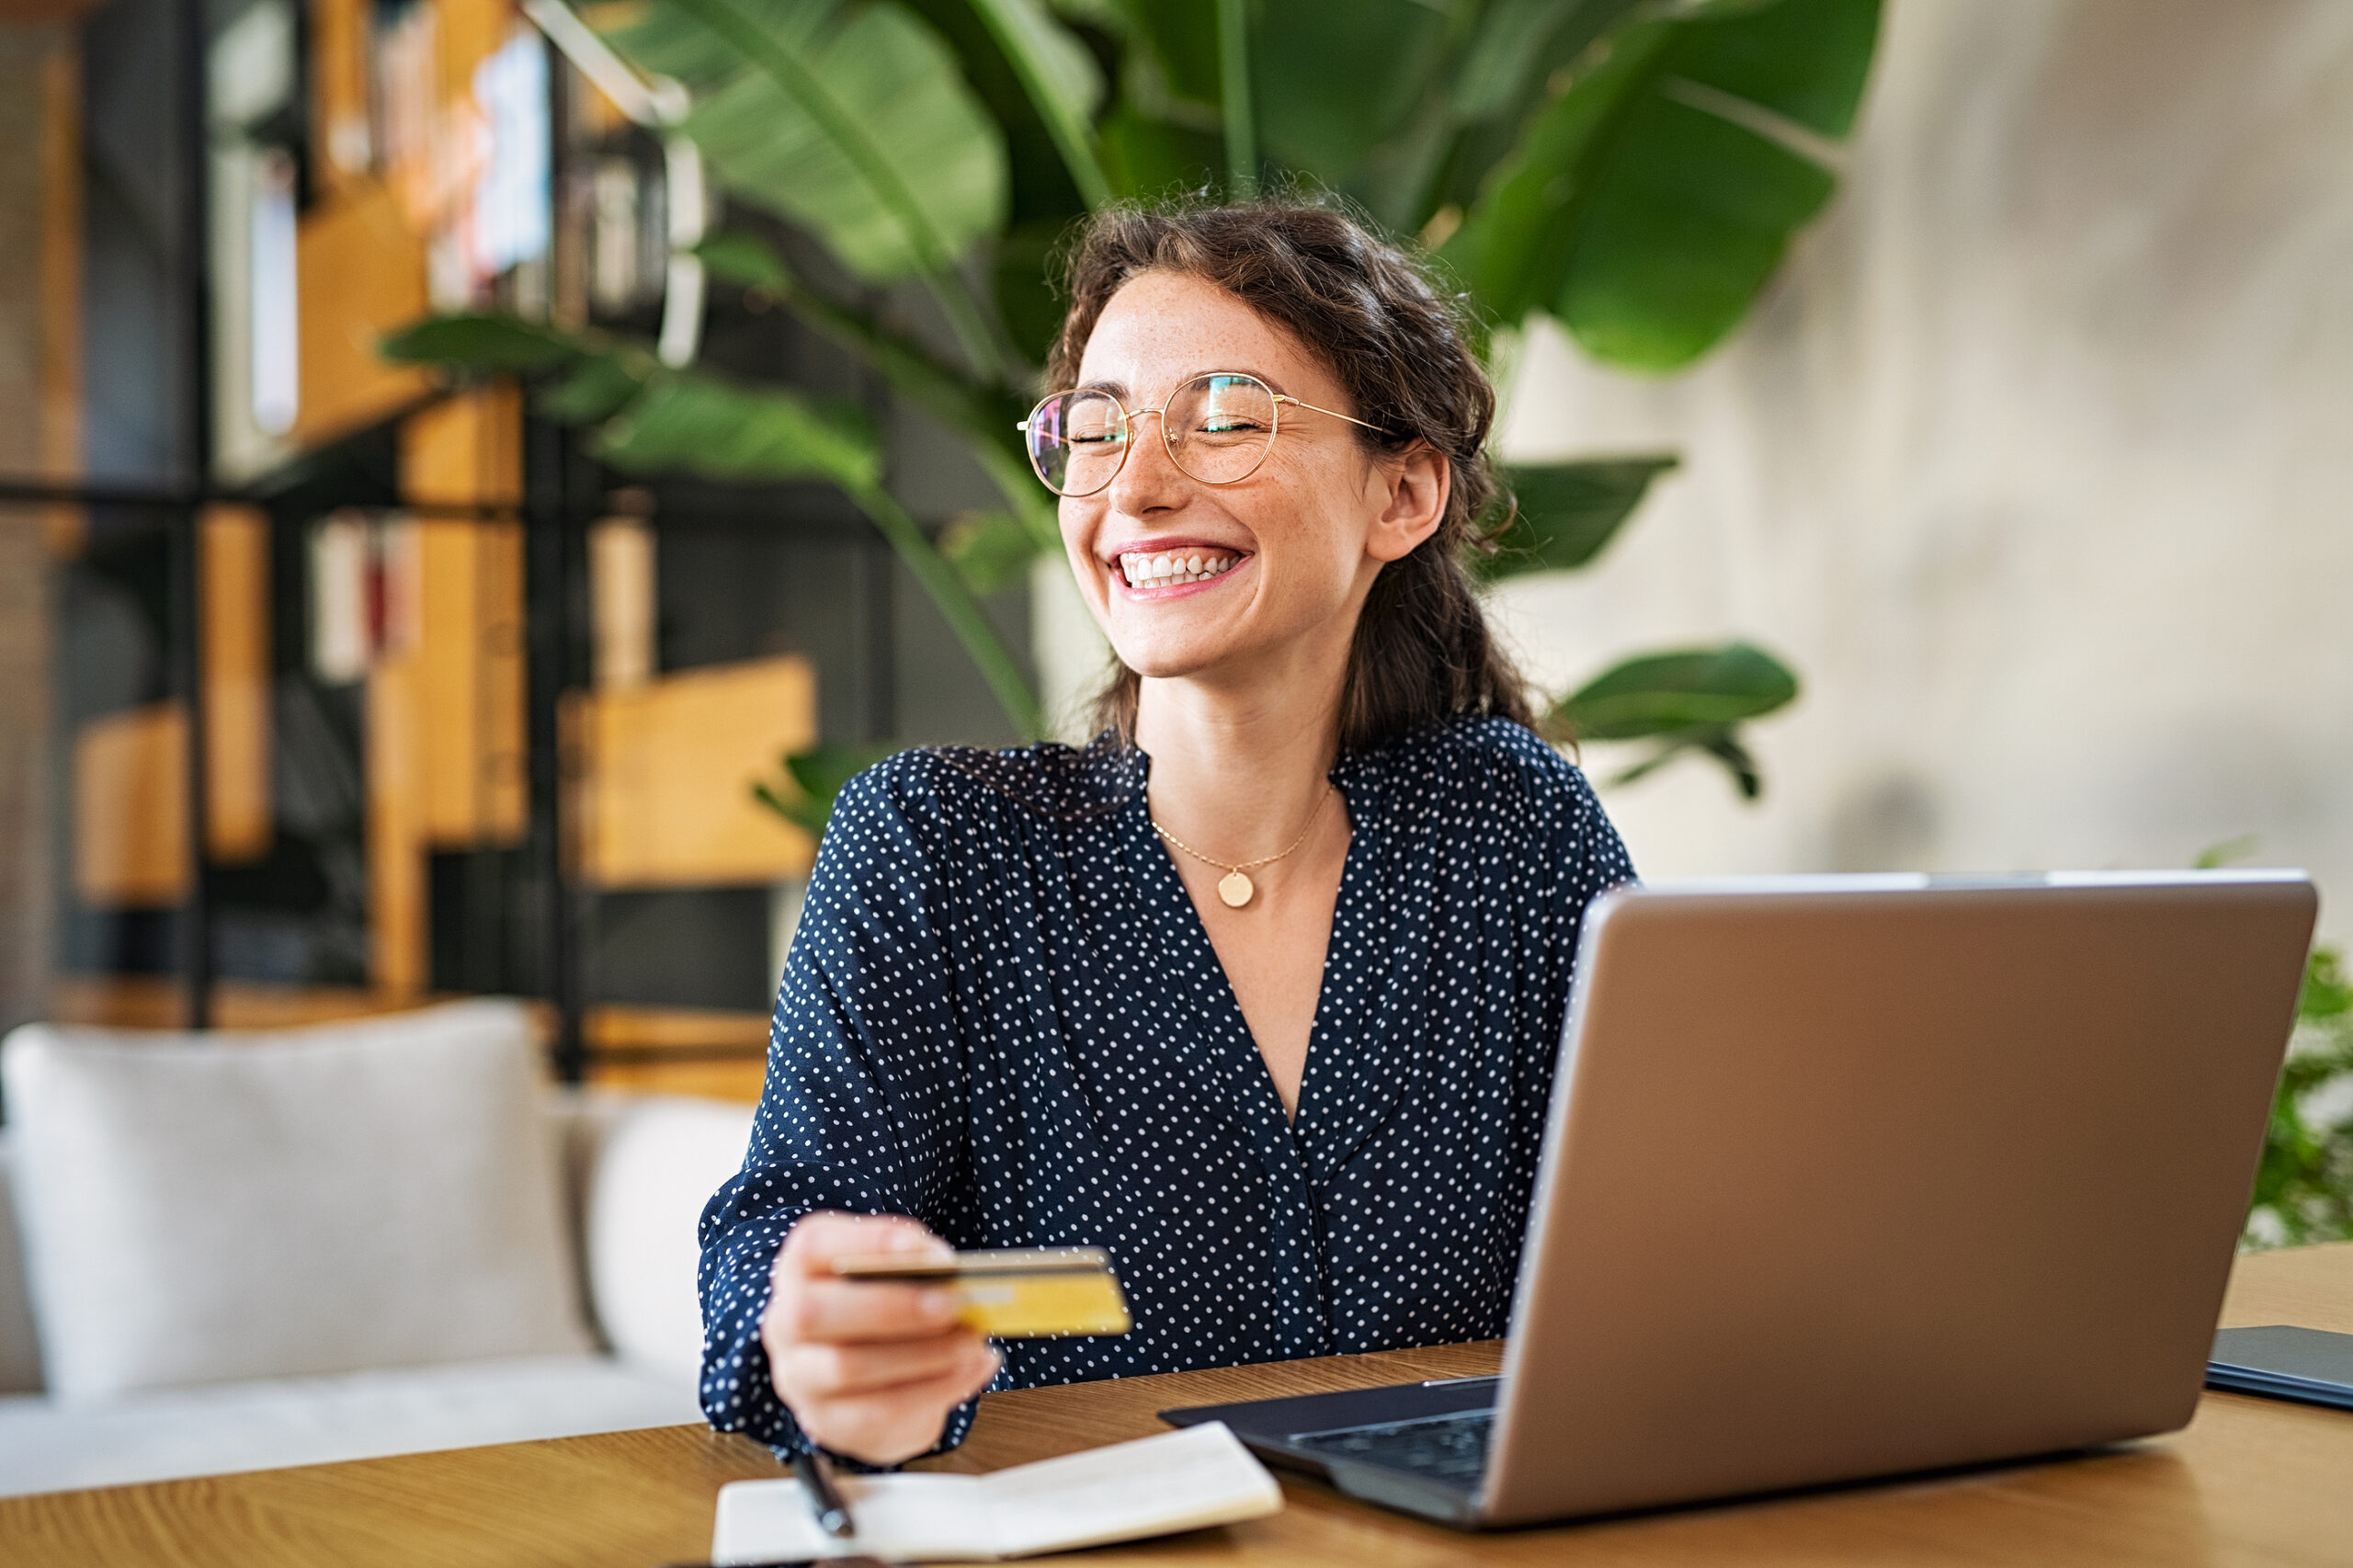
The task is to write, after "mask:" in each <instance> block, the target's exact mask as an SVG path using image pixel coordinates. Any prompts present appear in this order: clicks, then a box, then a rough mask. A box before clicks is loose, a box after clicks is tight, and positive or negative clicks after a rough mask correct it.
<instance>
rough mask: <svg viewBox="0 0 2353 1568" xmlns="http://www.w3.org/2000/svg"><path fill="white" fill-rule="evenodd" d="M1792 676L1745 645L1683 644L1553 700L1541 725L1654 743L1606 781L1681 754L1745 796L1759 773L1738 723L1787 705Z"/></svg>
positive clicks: (1622, 779)
mask: <svg viewBox="0 0 2353 1568" xmlns="http://www.w3.org/2000/svg"><path fill="white" fill-rule="evenodd" d="M1797 695H1798V679H1797V676H1794V675H1792V674H1791V673H1790V669H1789V667H1788V666H1787V665H1783V664H1782V663H1781V662H1780V661H1779V659H1776V658H1774V657H1773V655H1772V654H1770V653H1766V652H1765V651H1764V650H1763V649H1761V648H1758V647H1756V645H1754V644H1753V643H1748V642H1727V643H1725V644H1723V645H1722V647H1717V648H1688V649H1682V650H1678V651H1677V652H1674V653H1651V654H1646V655H1644V656H1643V657H1641V658H1635V659H1629V660H1627V661H1626V662H1624V663H1623V664H1620V665H1616V666H1615V667H1613V668H1611V669H1608V670H1606V671H1604V672H1603V673H1602V674H1601V675H1599V676H1596V677H1594V678H1593V679H1592V680H1590V681H1588V682H1586V684H1585V685H1584V686H1583V687H1579V688H1578V689H1577V690H1576V691H1574V692H1573V693H1571V694H1570V695H1569V696H1567V697H1564V698H1563V699H1561V700H1560V701H1559V702H1558V703H1556V704H1555V705H1554V706H1553V708H1552V713H1551V714H1550V715H1549V716H1548V719H1547V722H1546V726H1545V727H1546V730H1547V733H1550V734H1551V735H1552V736H1553V737H1554V738H1555V739H1561V740H1574V741H1639V740H1647V741H1651V742H1653V743H1654V744H1653V746H1652V748H1651V751H1650V754H1649V755H1648V756H1644V757H1643V758H1642V759H1641V760H1640V761H1638V762H1636V763H1635V764H1634V765H1633V766H1632V767H1629V768H1627V769H1626V770H1625V771H1623V772H1622V773H1620V774H1619V775H1617V776H1616V777H1615V778H1612V779H1610V780H1609V782H1610V783H1612V784H1631V783H1633V782H1634V781H1635V780H1637V779H1640V778H1646V777H1648V776H1649V775H1650V774H1652V773H1654V772H1656V771H1657V770H1658V769H1659V768H1661V767H1665V765H1666V764H1667V763H1669V762H1672V761H1673V760H1675V758H1677V757H1678V756H1684V755H1685V754H1687V753H1695V752H1696V753H1698V754H1699V755H1700V756H1709V757H1712V758H1714V759H1715V760H1716V761H1717V762H1719V763H1721V764H1722V765H1723V767H1724V769H1725V771H1726V772H1728V773H1730V774H1731V775H1732V778H1733V785H1734V786H1735V787H1736V788H1737V789H1738V790H1740V793H1741V795H1742V797H1743V798H1744V799H1745V800H1751V801H1754V800H1756V798H1757V797H1758V796H1759V795H1761V794H1762V793H1763V792H1764V788H1765V786H1764V778H1763V775H1762V773H1761V771H1760V770H1759V769H1758V767H1757V766H1756V758H1755V757H1754V756H1750V754H1749V751H1748V748H1747V746H1746V745H1745V744H1744V743H1743V741H1742V739H1741V736H1740V729H1739V726H1740V724H1741V722H1743V721H1745V720H1748V719H1756V718H1760V717H1762V716H1763V715H1765V714H1767V713H1770V712H1772V711H1773V710H1776V709H1779V708H1783V707H1786V706H1788V705H1789V704H1790V702H1793V701H1795V700H1796V699H1797Z"/></svg>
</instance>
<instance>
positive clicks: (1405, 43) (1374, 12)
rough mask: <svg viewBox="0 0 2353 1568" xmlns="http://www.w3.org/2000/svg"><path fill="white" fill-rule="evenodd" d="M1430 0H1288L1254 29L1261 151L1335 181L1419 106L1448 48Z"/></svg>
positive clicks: (1265, 12)
mask: <svg viewBox="0 0 2353 1568" xmlns="http://www.w3.org/2000/svg"><path fill="white" fill-rule="evenodd" d="M1446 21H1447V19H1446V17H1445V14H1444V13H1443V12H1442V11H1441V10H1440V9H1439V8H1438V7H1437V6H1429V5H1425V4H1422V3H1421V0H1283V3H1281V4H1279V5H1273V6H1266V7H1265V8H1263V9H1262V10H1260V11H1259V13H1258V16H1257V18H1256V25H1255V26H1253V27H1252V28H1251V29H1250V33H1251V38H1250V61H1251V66H1252V70H1253V73H1254V75H1255V78H1256V81H1255V85H1256V89H1257V91H1256V100H1257V108H1258V117H1257V122H1258V137H1259V142H1260V144H1261V150H1262V151H1263V152H1264V153H1268V154H1270V155H1272V156H1274V157H1276V158H1279V159H1280V160H1281V161H1282V162H1284V163H1285V164H1288V165H1290V166H1291V167H1293V168H1296V169H1304V170H1310V171H1313V173H1314V174H1316V175H1317V176H1321V177H1322V178H1323V179H1324V180H1325V181H1327V182H1329V183H1332V184H1334V185H1341V184H1346V183H1347V176H1349V175H1350V174H1352V173H1353V172H1354V171H1355V170H1356V169H1357V167H1358V165H1361V164H1362V163H1364V162H1365V160H1366V158H1367V157H1368V156H1369V155H1370V154H1371V153H1372V152H1373V150H1374V149H1375V148H1376V147H1377V146H1379V145H1380V144H1381V142H1382V141H1383V140H1384V139H1385V138H1387V137H1389V136H1390V135H1391V134H1392V132H1394V131H1397V130H1398V129H1399V128H1401V127H1402V126H1403V125H1404V122H1405V120H1406V119H1407V118H1408V117H1409V116H1410V115H1411V114H1412V113H1413V110H1414V108H1415V104H1416V103H1418V102H1419V101H1420V99H1421V97H1422V95H1423V92H1424V90H1425V89H1426V88H1427V86H1428V85H1429V83H1430V79H1431V77H1432V75H1433V74H1434V73H1435V72H1436V70H1437V68H1438V65H1439V63H1440V62H1441V61H1442V60H1443V57H1444V50H1443V47H1442V46H1443V43H1444V39H1445V33H1446Z"/></svg>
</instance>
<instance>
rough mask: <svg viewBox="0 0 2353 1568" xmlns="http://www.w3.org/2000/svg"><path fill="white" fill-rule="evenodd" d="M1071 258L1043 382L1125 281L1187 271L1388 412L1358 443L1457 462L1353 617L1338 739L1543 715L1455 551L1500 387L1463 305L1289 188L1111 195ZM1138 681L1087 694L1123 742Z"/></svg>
mask: <svg viewBox="0 0 2353 1568" xmlns="http://www.w3.org/2000/svg"><path fill="white" fill-rule="evenodd" d="M1068 255H1069V259H1068V262H1067V264H1066V268H1065V279H1066V285H1067V291H1068V293H1069V296H1070V301H1071V303H1070V312H1069V313H1068V314H1067V315H1066V316H1064V317H1063V327H1062V332H1061V334H1060V335H1059V336H1057V337H1056V338H1055V340H1054V346H1053V349H1052V351H1051V354H1050V355H1049V356H1048V357H1047V360H1046V376H1047V381H1048V383H1049V385H1050V387H1051V388H1052V389H1054V390H1062V389H1066V388H1068V387H1071V386H1074V385H1075V384H1076V383H1077V378H1078V362H1079V358H1080V357H1081V356H1082V355H1084V354H1085V353H1086V342H1087V339H1088V338H1089V337H1090V336H1092V335H1093V334H1094V332H1095V324H1096V323H1097V321H1098V320H1100V319H1101V317H1102V314H1103V308H1104V306H1106V305H1108V303H1109V302H1110V300H1111V296H1112V295H1114V294H1116V293H1118V292H1119V290H1120V287H1121V285H1123V284H1125V283H1126V282H1128V280H1129V279H1131V278H1135V277H1137V276H1138V275H1139V274H1142V273H1145V272H1174V273H1179V274H1183V275H1185V276H1187V277H1191V278H1199V279H1201V280H1202V281H1204V282H1206V283H1210V284H1213V285H1214V286H1216V287H1217V288H1220V289H1222V290H1225V291H1226V292H1227V293H1229V294H1231V295H1233V297H1234V298H1235V299H1237V300H1240V301H1242V302H1243V303H1244V304H1245V305H1248V306H1249V307H1250V308H1251V309H1253V310H1255V311H1256V312H1258V313H1259V314H1260V315H1262V316H1264V317H1266V318H1267V320H1268V321H1271V322H1274V323H1276V324H1279V325H1280V326H1282V327H1283V328H1285V329H1286V330H1288V331H1289V332H1290V334H1291V335H1292V336H1294V337H1296V338H1297V339H1298V340H1299V341H1300V343H1301V344H1302V345H1303V346H1304V347H1306V348H1307V349H1308V350H1309V351H1310V352H1311V353H1313V354H1314V355H1315V356H1316V357H1317V358H1320V359H1321V360H1322V361H1323V362H1324V364H1325V365H1326V366H1328V367H1330V369H1331V370H1332V373H1333V374H1334V376H1336V378H1337V379H1338V381H1339V382H1340V384H1341V385H1342V386H1343V387H1346V388H1347V392H1348V396H1349V397H1350V399H1352V400H1353V401H1354V403H1355V404H1356V406H1357V408H1358V410H1359V411H1360V412H1361V411H1365V410H1370V411H1373V412H1372V414H1370V415H1368V417H1374V418H1377V420H1378V422H1379V423H1380V424H1381V426H1382V428H1381V429H1380V430H1368V429H1365V428H1363V427H1361V426H1352V428H1353V429H1354V430H1355V433H1356V437H1357V438H1358V441H1360V442H1361V443H1362V444H1363V445H1364V447H1365V449H1367V450H1368V451H1370V452H1372V453H1374V454H1376V455H1393V454H1396V453H1399V452H1403V451H1404V450H1405V449H1408V448H1410V447H1412V446H1413V445H1414V444H1415V442H1417V441H1419V442H1427V444H1428V445H1429V446H1430V447H1432V448H1434V449H1436V450H1437V451H1438V452H1439V453H1440V454H1441V455H1442V456H1444V457H1445V459H1446V460H1447V462H1448V464H1449V467H1450V468H1451V469H1452V471H1453V482H1452V483H1451V485H1450V486H1449V490H1448V494H1447V503H1446V515H1445V517H1443V518H1442V519H1441V520H1440V521H1439V523H1438V528H1437V530H1436V531H1435V532H1433V533H1432V534H1431V535H1430V537H1429V538H1427V539H1426V540H1423V541H1422V542H1421V544H1419V545H1418V546H1416V547H1415V549H1414V551H1412V552H1411V553H1410V554H1408V555H1406V556H1405V557H1404V559H1403V560H1400V561H1395V562H1390V563H1389V564H1388V565H1386V566H1384V567H1382V569H1381V574H1380V576H1379V577H1377V578H1375V579H1374V581H1373V585H1372V592H1371V594H1370V596H1369V597H1367V598H1366V600H1365V606H1364V611H1363V613H1362V615H1361V616H1360V617H1359V618H1358V621H1357V629H1356V636H1355V639H1354V641H1353V642H1351V644H1350V646H1349V649H1348V669H1347V679H1346V682H1345V684H1344V685H1343V687H1342V689H1341V696H1340V744H1341V746H1342V748H1343V749H1345V750H1348V751H1370V750H1373V749H1375V748H1377V747H1380V746H1382V745H1385V744H1388V743H1390V742H1392V741H1393V740H1396V739H1398V738H1399V737H1401V736H1403V735H1405V734H1407V733H1411V732H1413V731H1415V730H1418V729H1421V728H1423V727H1425V726H1427V725H1429V724H1432V723H1435V722H1438V721H1440V720H1444V719H1449V718H1452V717H1455V716H1456V715H1458V714H1465V713H1487V714H1494V715H1496V716H1498V717H1500V718H1505V719H1509V720H1511V721H1513V722H1516V723H1519V724H1524V725H1527V726H1528V727H1529V728H1530V729H1533V728H1535V724H1536V721H1535V715H1534V712H1533V710H1531V709H1530V707H1529V699H1528V687H1527V683H1526V681H1525V680H1524V679H1523V678H1522V677H1521V676H1520V674H1519V671H1518V669H1517V668H1516V667H1515V666H1514V665H1513V664H1512V662H1511V659H1510V657H1509V656H1508V655H1507V654H1506V653H1505V652H1504V651H1503V649H1502V648H1501V647H1500V646H1498V645H1497V643H1496V642H1495V636H1494V633H1493V632H1492V631H1490V630H1489V629H1488V626H1487V619H1486V616H1485V613H1484V612H1483V610H1482V609H1481V608H1480V605H1479V600H1478V597H1477V596H1476V595H1475V594H1474V593H1473V592H1472V585H1471V577H1470V574H1469V573H1468V572H1467V571H1466V570H1465V569H1464V564H1463V562H1464V558H1465V557H1466V555H1467V554H1468V553H1469V552H1470V551H1472V550H1475V549H1478V548H1481V547H1482V546H1483V545H1484V543H1485V540H1484V539H1483V535H1482V533H1481V531H1480V519H1481V518H1482V517H1483V516H1484V515H1485V513H1486V510H1487V507H1488V506H1489V504H1490V503H1491V502H1492V501H1493V500H1494V499H1495V495H1496V492H1497V485H1496V479H1495V472H1494V471H1493V470H1492V469H1491V468H1490V467H1489V466H1488V461H1487V453H1486V443H1487V432H1488V428H1489V426H1492V425H1493V424H1494V423H1495V388H1494V387H1493V386H1492V385H1490V384H1489V382H1488V381H1487V374H1486V371H1485V370H1484V369H1481V367H1480V364H1479V361H1478V359H1477V358H1476V357H1475V356H1473V355H1472V352H1471V348H1470V346H1469V344H1468V342H1467V341H1466V337H1467V333H1466V331H1465V328H1466V325H1467V323H1466V321H1465V318H1464V316H1463V314H1462V307H1461V302H1460V301H1457V300H1456V299H1454V298H1453V297H1451V296H1449V295H1448V294H1447V293H1446V292H1445V290H1442V289H1440V288H1438V286H1437V285H1436V284H1435V283H1434V282H1433V281H1432V279H1431V277H1430V274H1429V272H1428V271H1427V268H1426V267H1424V266H1423V265H1422V264H1421V263H1420V262H1418V261H1417V260H1416V259H1415V257H1414V256H1410V255H1408V254H1407V253H1406V252H1405V251H1404V250H1403V249H1401V248H1400V247H1398V246H1397V245H1394V244H1390V243H1389V242H1387V241H1385V240H1382V239H1381V238H1379V237H1378V236H1377V235H1375V234H1374V233H1371V232H1370V231H1369V230H1368V229H1367V228H1366V227H1365V226H1364V225H1363V224H1361V223H1359V222H1357V221H1356V220H1355V219H1354V218H1352V217H1350V216H1349V215H1348V214H1347V212H1345V211H1342V210H1338V209H1337V207H1336V205H1335V204H1333V203H1330V202H1327V201H1323V200H1315V199H1299V198H1296V197H1271V198H1267V199H1259V200H1256V201H1246V202H1236V203H1232V204H1228V205H1222V206H1209V205H1204V204H1185V205H1177V206H1163V207H1149V208H1147V207H1134V206H1123V207H1114V208H1110V209H1108V210H1105V211H1102V212H1099V213H1097V214H1096V215H1095V216H1094V217H1093V218H1092V219H1090V220H1089V221H1088V222H1087V223H1086V227H1085V228H1084V229H1082V230H1081V231H1080V232H1079V233H1078V234H1077V236H1076V238H1075V240H1074V244H1072V246H1071V248H1070V251H1069V253H1068ZM1139 685H1140V682H1139V678H1138V676H1137V675H1136V673H1135V672H1134V671H1133V670H1131V669H1130V668H1128V667H1127V665H1124V664H1115V666H1114V668H1113V670H1112V673H1111V676H1110V679H1109V680H1108V682H1107V683H1106V684H1105V686H1104V687H1103V690H1102V691H1101V693H1100V694H1099V695H1098V696H1097V699H1096V703H1095V717H1096V722H1097V727H1098V728H1106V729H1109V730H1111V731H1112V732H1114V733H1116V734H1117V735H1118V736H1119V738H1120V741H1121V742H1122V743H1126V744H1132V743H1133V741H1134V739H1135V719H1136V693H1137V690H1138V688H1139Z"/></svg>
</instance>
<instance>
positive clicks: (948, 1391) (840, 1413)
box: [785, 1336, 1000, 1464]
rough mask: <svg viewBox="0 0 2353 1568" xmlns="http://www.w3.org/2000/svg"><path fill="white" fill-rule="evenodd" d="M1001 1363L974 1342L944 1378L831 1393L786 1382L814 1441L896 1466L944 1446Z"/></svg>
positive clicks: (941, 1373)
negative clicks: (955, 1418) (961, 1410)
mask: <svg viewBox="0 0 2353 1568" xmlns="http://www.w3.org/2000/svg"><path fill="white" fill-rule="evenodd" d="M958 1337H960V1338H961V1336H958ZM999 1359H1000V1358H999V1357H998V1356H997V1353H996V1352H995V1351H994V1350H991V1349H989V1348H988V1347H987V1346H985V1345H983V1344H982V1343H981V1342H980V1340H979V1339H978V1338H977V1337H973V1338H972V1339H971V1340H970V1342H969V1344H966V1345H963V1346H960V1349H959V1351H958V1353H957V1355H956V1356H955V1357H954V1358H952V1359H951V1360H950V1361H949V1364H948V1365H947V1366H946V1367H945V1368H944V1369H942V1370H940V1371H939V1372H938V1374H936V1375H934V1376H932V1377H928V1378H926V1379H923V1380H921V1381H915V1382H908V1383H900V1384H896V1385H894V1386H891V1387H886V1388H880V1389H870V1390H859V1391H856V1392H840V1393H830V1394H829V1393H823V1392H817V1391H815V1390H808V1391H803V1390H802V1389H801V1388H800V1387H799V1386H798V1380H797V1379H787V1380H785V1381H787V1382H789V1383H791V1384H792V1385H793V1386H792V1387H791V1389H790V1393H789V1396H788V1397H789V1401H790V1404H791V1406H792V1413H793V1415H794V1416H795V1417H796V1418H797V1419H798V1420H799V1421H800V1423H801V1430H802V1431H803V1432H805V1433H807V1434H808V1435H809V1437H811V1439H813V1441H815V1442H817V1443H818V1444H820V1445H822V1446H823V1447H825V1448H828V1449H833V1450H834V1451H835V1453H840V1454H849V1455H852V1456H854V1457H856V1458H858V1459H861V1460H866V1461H867V1462H868V1463H870V1464H896V1463H898V1462H899V1461H901V1460H910V1459H913V1458H915V1456H916V1455H917V1454H920V1453H923V1452H926V1450H928V1449H931V1448H932V1447H933V1446H934V1445H936V1444H937V1443H938V1441H939V1434H940V1431H941V1430H942V1428H943V1427H945V1426H946V1425H947V1422H948V1413H949V1411H951V1410H953V1409H955V1408H956V1406H958V1405H959V1404H961V1403H964V1401H966V1400H968V1399H970V1398H972V1396H973V1395H974V1394H976V1393H978V1392H981V1390H983V1388H986V1387H987V1386H988V1382H989V1380H990V1379H991V1378H993V1377H995V1375H996V1369H997V1366H998V1362H999Z"/></svg>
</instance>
